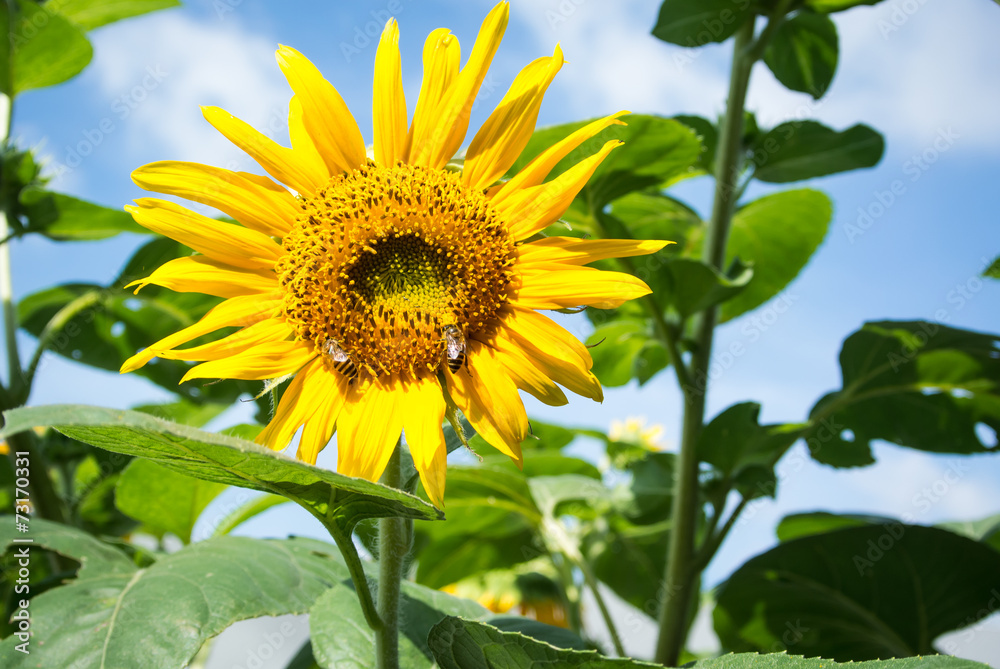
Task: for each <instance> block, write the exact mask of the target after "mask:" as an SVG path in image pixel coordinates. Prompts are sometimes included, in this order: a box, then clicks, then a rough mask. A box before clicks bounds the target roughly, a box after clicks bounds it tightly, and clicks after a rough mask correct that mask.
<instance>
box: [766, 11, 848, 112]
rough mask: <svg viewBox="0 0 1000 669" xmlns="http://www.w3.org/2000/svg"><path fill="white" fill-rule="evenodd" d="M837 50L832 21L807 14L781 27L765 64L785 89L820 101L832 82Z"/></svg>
mask: <svg viewBox="0 0 1000 669" xmlns="http://www.w3.org/2000/svg"><path fill="white" fill-rule="evenodd" d="M838 50H839V46H838V40H837V26H836V25H834V23H833V21H831V20H830V19H829V18H828V17H826V16H824V15H822V14H814V13H813V12H805V11H804V12H799V13H797V14H796V15H795V16H793V17H791V18H789V19H787V20H785V21H784V22H782V23H781V25H780V26H778V30H777V31H776V32H775V33H774V36H773V37H772V38H771V42H770V44H768V46H767V49H766V50H765V51H764V62H765V63H766V64H767V66H768V67H769V68H771V72H773V73H774V76H775V77H776V78H777V79H778V81H780V82H781V83H782V84H784V85H785V87H786V88H790V89H791V90H793V91H800V92H802V93H808V94H809V95H811V96H813V98H814V99H816V100H818V99H820V98H821V97H823V95H824V94H825V93H826V90H827V88H829V87H830V82H831V81H833V75H834V73H835V72H836V71H837V57H838V55H839V54H838Z"/></svg>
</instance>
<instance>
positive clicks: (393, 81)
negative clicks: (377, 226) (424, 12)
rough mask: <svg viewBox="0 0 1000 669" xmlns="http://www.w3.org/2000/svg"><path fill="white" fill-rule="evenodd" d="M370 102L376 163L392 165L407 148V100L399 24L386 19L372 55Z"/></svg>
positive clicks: (394, 20)
mask: <svg viewBox="0 0 1000 669" xmlns="http://www.w3.org/2000/svg"><path fill="white" fill-rule="evenodd" d="M374 92H375V94H374V99H373V101H372V117H373V120H374V131H375V132H374V146H375V162H377V163H381V164H383V165H395V164H396V161H397V160H399V159H401V158H402V157H403V154H404V152H405V149H406V97H405V96H404V94H403V65H402V62H401V60H400V56H399V24H397V23H396V19H389V21H388V22H387V23H386V24H385V29H384V30H383V31H382V39H381V40H380V41H379V43H378V50H377V51H376V53H375V86H374Z"/></svg>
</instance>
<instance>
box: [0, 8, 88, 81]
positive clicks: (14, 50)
mask: <svg viewBox="0 0 1000 669" xmlns="http://www.w3.org/2000/svg"><path fill="white" fill-rule="evenodd" d="M16 7H17V11H16V12H15V15H14V17H13V20H12V21H10V31H9V35H8V37H7V43H8V44H9V45H10V49H11V57H10V61H9V64H10V91H9V92H10V94H11V95H12V96H13V95H17V94H18V93H23V92H24V91H27V90H31V89H33V88H43V87H45V86H54V85H56V84H60V83H62V82H64V81H66V80H67V79H70V78H72V77H74V76H76V75H77V74H79V73H80V71H81V70H83V68H85V67H86V66H87V63H89V62H90V59H91V57H92V56H93V55H94V50H93V49H92V48H91V46H90V42H89V41H88V40H87V37H86V36H85V35H84V34H83V32H82V31H81V30H80V29H79V28H77V27H76V26H75V25H73V24H72V23H70V22H69V21H68V20H67V19H66V18H64V17H63V16H62V15H61V14H59V13H58V12H57V11H53V10H52V9H51V8H50V7H49V6H48V5H44V6H43V5H39V4H36V3H34V2H31V1H30V0H16Z"/></svg>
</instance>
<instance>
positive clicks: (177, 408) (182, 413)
mask: <svg viewBox="0 0 1000 669" xmlns="http://www.w3.org/2000/svg"><path fill="white" fill-rule="evenodd" d="M230 408H232V405H228V404H222V403H221V402H208V403H205V404H195V403H194V402H192V401H190V400H184V399H182V400H179V401H177V402H170V403H168V404H143V405H141V406H135V407H132V410H133V411H141V412H142V413H147V414H149V415H150V416H156V417H157V418H162V419H163V420H169V421H173V422H174V423H184V424H185V425H190V426H191V427H204V425H205V423H207V422H209V421H210V420H212V419H213V418H216V417H218V416H219V415H220V414H221V413H222V412H224V411H226V410H227V409H230ZM254 427H256V428H260V427H261V426H259V425H255V426H254ZM233 436H242V435H233ZM254 436H256V434H254ZM244 438H245V437H244Z"/></svg>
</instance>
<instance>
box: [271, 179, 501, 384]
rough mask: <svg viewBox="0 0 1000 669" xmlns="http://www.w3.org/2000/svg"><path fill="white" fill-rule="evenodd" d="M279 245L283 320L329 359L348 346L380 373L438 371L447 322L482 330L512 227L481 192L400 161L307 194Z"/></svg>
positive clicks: (354, 358) (495, 299)
mask: <svg viewBox="0 0 1000 669" xmlns="http://www.w3.org/2000/svg"><path fill="white" fill-rule="evenodd" d="M283 246H284V248H285V250H286V251H287V255H285V256H284V257H283V258H282V259H281V260H280V261H279V262H278V265H277V267H276V269H277V272H278V276H279V279H280V281H281V286H282V288H283V290H284V291H285V302H284V307H285V315H286V317H287V319H288V322H289V324H290V325H291V326H292V327H293V328H294V329H295V331H296V332H297V334H298V335H299V336H300V337H301V338H302V339H304V340H307V341H311V342H313V344H314V345H315V346H316V349H317V351H320V352H322V353H323V354H324V355H326V356H327V358H328V360H329V361H330V363H331V365H332V364H334V363H336V362H341V361H342V359H343V356H344V355H346V356H347V357H348V358H349V359H350V361H351V363H353V365H354V366H355V367H356V368H357V369H359V370H362V369H364V370H367V371H369V372H370V373H372V374H376V375H377V374H383V373H386V374H396V373H401V374H404V375H410V376H416V375H422V374H424V373H426V372H434V371H436V370H438V369H440V368H441V366H442V365H444V364H446V363H447V359H446V350H447V337H446V336H445V330H446V329H447V328H450V327H455V328H458V330H459V331H460V332H461V333H462V334H463V335H464V336H465V337H466V338H469V337H472V336H473V335H475V334H476V333H479V332H483V331H485V330H487V329H488V326H489V324H490V321H491V320H492V319H493V318H494V317H495V316H496V314H497V311H498V310H499V309H500V307H502V306H503V305H504V304H505V303H506V302H507V293H508V288H509V285H510V282H511V279H512V273H511V267H512V266H513V264H514V242H513V240H512V239H511V238H510V235H509V234H508V232H507V226H506V224H505V223H504V222H503V221H502V220H500V218H499V217H498V216H497V214H496V211H495V210H494V209H493V207H492V205H491V204H490V203H489V201H488V200H487V199H486V197H485V196H484V195H483V194H482V193H481V192H479V191H474V190H470V189H468V188H466V187H464V186H462V184H461V182H460V181H459V177H458V175H457V174H455V173H452V172H445V171H439V170H427V169H423V168H420V167H413V166H410V165H404V164H397V165H395V166H393V167H383V166H379V165H376V164H374V163H368V164H367V165H365V166H364V167H362V168H361V169H359V170H355V171H353V172H351V173H348V174H344V175H338V176H335V177H333V178H332V179H331V180H330V183H329V184H327V186H326V187H325V188H324V189H323V190H322V191H320V192H319V193H317V194H316V195H315V196H314V197H312V198H307V199H304V200H302V214H301V215H300V217H299V219H298V221H297V224H296V226H295V228H294V229H293V230H292V232H290V233H289V234H288V235H287V236H286V237H285V238H284V240H283ZM338 358H339V360H338ZM341 368H343V365H341Z"/></svg>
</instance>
